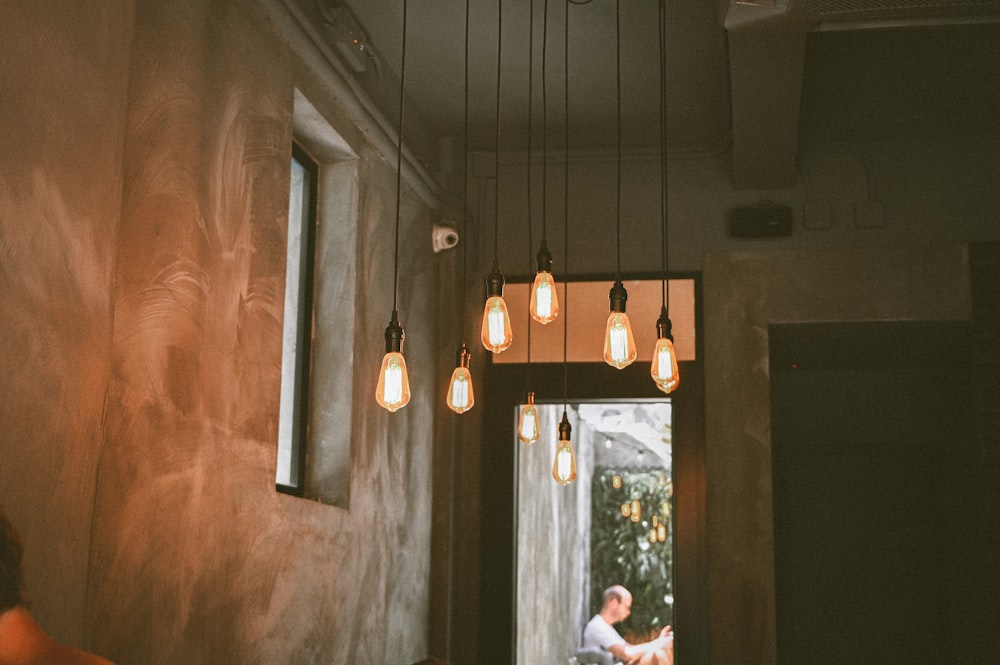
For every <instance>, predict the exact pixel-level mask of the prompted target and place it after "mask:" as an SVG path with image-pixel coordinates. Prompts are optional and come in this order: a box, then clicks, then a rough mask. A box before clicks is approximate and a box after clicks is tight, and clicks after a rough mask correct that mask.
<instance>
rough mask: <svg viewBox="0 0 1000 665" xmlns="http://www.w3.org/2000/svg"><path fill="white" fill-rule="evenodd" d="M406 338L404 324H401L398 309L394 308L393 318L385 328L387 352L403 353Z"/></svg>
mask: <svg viewBox="0 0 1000 665" xmlns="http://www.w3.org/2000/svg"><path fill="white" fill-rule="evenodd" d="M405 338H406V335H405V334H404V333H403V326H401V325H399V315H398V314H397V313H396V310H392V320H391V321H389V325H388V326H387V327H386V329H385V352H386V353H402V352H403V340H404V339H405Z"/></svg>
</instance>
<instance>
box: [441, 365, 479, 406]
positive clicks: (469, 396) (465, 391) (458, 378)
mask: <svg viewBox="0 0 1000 665" xmlns="http://www.w3.org/2000/svg"><path fill="white" fill-rule="evenodd" d="M475 403H476V398H475V395H474V394H473V391H472V374H470V373H469V368H468V367H461V366H459V367H456V368H455V371H454V372H452V373H451V383H449V384H448V408H449V409H451V410H452V411H454V412H455V413H465V412H466V411H468V410H469V409H471V408H472V405H473V404H475Z"/></svg>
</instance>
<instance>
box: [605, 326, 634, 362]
mask: <svg viewBox="0 0 1000 665" xmlns="http://www.w3.org/2000/svg"><path fill="white" fill-rule="evenodd" d="M635 357H636V348H635V337H634V336H633V335H632V325H631V324H630V323H629V320H628V314H626V313H625V312H611V314H609V315H608V325H607V329H606V330H605V333H604V362H606V363H607V364H609V365H611V366H612V367H615V368H617V369H622V368H624V367H628V366H629V365H631V364H632V361H634V360H635Z"/></svg>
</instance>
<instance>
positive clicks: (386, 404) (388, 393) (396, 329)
mask: <svg viewBox="0 0 1000 665" xmlns="http://www.w3.org/2000/svg"><path fill="white" fill-rule="evenodd" d="M404 336H405V335H404V333H403V328H402V326H400V325H399V320H398V318H397V314H396V310H392V320H391V321H390V322H389V326H388V327H387V328H386V329H385V356H383V358H382V367H381V368H380V369H379V374H378V386H376V388H375V401H377V402H378V403H379V406H381V407H382V408H384V409H386V410H388V411H389V412H395V411H398V410H399V409H402V408H403V407H404V406H406V405H407V404H408V403H409V402H410V377H409V374H408V373H407V371H406V360H405V359H404V358H403V338H404Z"/></svg>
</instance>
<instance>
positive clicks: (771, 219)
mask: <svg viewBox="0 0 1000 665" xmlns="http://www.w3.org/2000/svg"><path fill="white" fill-rule="evenodd" d="M728 222H729V236H730V237H732V238H783V237H785V236H790V235H792V209H791V207H790V206H784V205H775V204H774V203H771V202H770V201H763V202H761V203H758V204H757V205H752V206H739V207H736V208H731V209H730V210H729V219H728Z"/></svg>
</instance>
